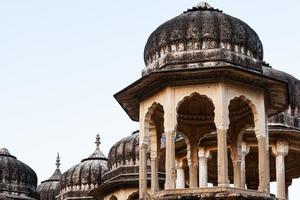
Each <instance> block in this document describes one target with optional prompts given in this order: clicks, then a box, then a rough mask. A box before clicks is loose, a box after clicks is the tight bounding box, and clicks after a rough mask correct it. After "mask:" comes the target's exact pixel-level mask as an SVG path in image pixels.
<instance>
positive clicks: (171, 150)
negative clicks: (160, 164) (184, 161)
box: [165, 130, 176, 190]
mask: <svg viewBox="0 0 300 200" xmlns="http://www.w3.org/2000/svg"><path fill="white" fill-rule="evenodd" d="M175 170H176V168H175V131H174V130H172V131H167V132H166V182H165V189H166V190H168V189H175V176H176V174H175Z"/></svg>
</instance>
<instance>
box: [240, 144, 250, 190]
mask: <svg viewBox="0 0 300 200" xmlns="http://www.w3.org/2000/svg"><path fill="white" fill-rule="evenodd" d="M249 151H250V147H249V146H248V145H247V144H246V142H243V143H242V148H241V188H246V156H247V155H248V153H249Z"/></svg>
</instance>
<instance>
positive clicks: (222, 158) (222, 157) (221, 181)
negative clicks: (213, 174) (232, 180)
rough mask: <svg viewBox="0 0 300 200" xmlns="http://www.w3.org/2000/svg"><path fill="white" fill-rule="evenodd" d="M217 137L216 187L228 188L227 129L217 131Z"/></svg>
mask: <svg viewBox="0 0 300 200" xmlns="http://www.w3.org/2000/svg"><path fill="white" fill-rule="evenodd" d="M217 137H218V186H221V187H223V186H229V179H228V156H227V129H225V128H222V129H219V128H218V129H217Z"/></svg>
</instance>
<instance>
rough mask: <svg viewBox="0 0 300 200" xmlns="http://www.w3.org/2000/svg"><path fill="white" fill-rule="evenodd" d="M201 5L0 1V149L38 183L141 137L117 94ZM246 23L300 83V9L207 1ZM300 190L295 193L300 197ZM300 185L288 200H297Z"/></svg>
mask: <svg viewBox="0 0 300 200" xmlns="http://www.w3.org/2000/svg"><path fill="white" fill-rule="evenodd" d="M197 2H198V1H197V0H163V1H162V0H142V1H141V0H127V1H99V0H81V1H80V0H51V1H40V0H35V1H33V0H26V1H24V0H6V1H5V0H2V1H0V136H1V137H0V138H1V140H0V147H7V148H8V149H9V150H10V152H11V153H12V154H13V155H15V156H17V157H18V159H19V160H21V161H23V162H25V163H26V164H28V165H29V166H30V167H31V168H33V169H34V170H35V172H36V173H37V175H38V178H39V182H40V181H43V180H45V179H47V178H49V177H50V175H51V174H52V173H53V171H54V169H55V158H56V153H57V152H60V155H61V163H62V165H61V169H62V171H63V172H64V171H65V170H67V169H68V168H70V167H71V166H73V165H75V164H77V163H78V162H80V160H81V159H83V158H85V157H87V156H89V154H91V153H92V152H93V150H94V149H95V145H94V141H95V135H96V134H97V133H100V134H101V141H102V144H101V149H102V151H103V152H104V153H105V154H106V155H107V153H108V151H109V149H110V147H111V146H112V145H113V144H114V143H115V142H117V141H118V140H120V139H121V138H123V137H125V136H128V135H130V134H131V132H132V131H134V130H136V129H137V127H138V125H137V123H135V122H132V121H131V120H130V119H129V117H128V116H127V115H126V113H125V112H124V111H123V110H122V108H121V107H120V106H119V104H118V103H117V102H116V100H115V99H114V98H113V94H115V93H116V92H118V91H119V90H121V89H123V88H124V87H126V86H127V85H128V84H130V83H132V82H133V81H135V80H136V79H138V78H139V77H140V75H141V70H142V69H143V67H144V62H143V50H144V45H145V43H146V40H147V38H148V36H149V35H150V33H151V32H152V31H153V30H154V29H155V28H156V27H158V26H159V25H160V24H162V23H163V22H164V21H166V20H168V19H170V18H172V17H175V16H177V15H178V14H181V13H182V12H183V11H185V10H186V9H187V8H191V7H192V6H194V5H195V4H196V3H197ZM208 2H209V3H210V4H211V5H212V6H214V7H216V8H219V9H221V10H223V11H224V12H225V13H227V14H230V15H232V16H235V17H237V18H240V19H242V20H244V21H245V22H246V23H248V24H249V25H250V26H251V27H252V28H253V29H254V30H255V31H256V32H257V33H258V35H259V36H260V39H261V40H262V42H263V45H264V52H265V60H266V61H267V62H268V63H270V64H271V65H272V66H273V67H274V68H277V69H280V70H283V71H286V72H288V73H291V74H292V75H294V76H295V77H297V78H300V70H299V69H300V66H299V56H300V55H299V52H300V45H299V44H300V37H299V32H300V28H299V20H300V12H299V8H300V1H297V0H289V1H284V2H283V1H271V0H265V1H261V0H251V1H237V0H209V1H208ZM297 189H298V191H297ZM299 189H300V181H299V180H297V181H294V182H293V186H292V187H290V199H291V200H297V199H298V198H296V197H297V195H298V196H299V195H300V192H299Z"/></svg>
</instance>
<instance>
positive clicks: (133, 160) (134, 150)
mask: <svg viewBox="0 0 300 200" xmlns="http://www.w3.org/2000/svg"><path fill="white" fill-rule="evenodd" d="M138 162H139V134H138V131H135V132H133V133H132V134H131V135H130V136H128V137H125V138H123V139H122V140H120V141H119V142H117V143H116V144H115V145H114V146H112V147H111V149H110V151H109V154H108V168H109V170H112V169H115V168H118V167H119V166H125V165H138Z"/></svg>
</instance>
